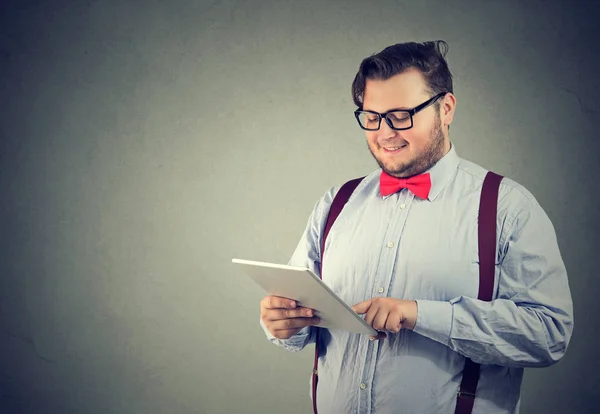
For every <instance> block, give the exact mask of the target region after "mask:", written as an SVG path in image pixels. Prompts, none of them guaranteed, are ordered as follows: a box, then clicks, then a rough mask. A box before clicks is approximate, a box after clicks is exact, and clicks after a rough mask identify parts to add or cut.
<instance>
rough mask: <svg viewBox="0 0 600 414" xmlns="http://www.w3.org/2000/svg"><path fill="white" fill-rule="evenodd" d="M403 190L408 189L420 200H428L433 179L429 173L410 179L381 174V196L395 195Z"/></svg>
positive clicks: (383, 172)
mask: <svg viewBox="0 0 600 414" xmlns="http://www.w3.org/2000/svg"><path fill="white" fill-rule="evenodd" d="M402 188H408V189H409V190H410V192H412V193H413V194H414V195H416V196H417V197H419V198H422V199H426V198H427V197H428V196H429V191H430V190H431V177H430V176H429V173H427V174H420V175H415V176H414V177H410V178H396V177H392V176H391V175H389V174H388V173H386V172H385V171H382V172H381V176H380V177H379V190H380V191H381V195H383V196H387V195H390V194H394V193H395V192H397V191H399V190H400V189H402Z"/></svg>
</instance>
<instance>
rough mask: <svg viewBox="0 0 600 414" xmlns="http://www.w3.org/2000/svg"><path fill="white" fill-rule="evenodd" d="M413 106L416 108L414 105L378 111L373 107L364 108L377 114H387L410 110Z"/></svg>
mask: <svg viewBox="0 0 600 414" xmlns="http://www.w3.org/2000/svg"><path fill="white" fill-rule="evenodd" d="M413 108H414V106H413V107H412V108H408V107H403V108H392V109H388V110H387V111H383V112H377V111H374V110H373V109H366V108H365V107H363V108H362V110H363V111H367V112H375V113H377V114H387V113H388V112H394V111H410V110H411V109H413Z"/></svg>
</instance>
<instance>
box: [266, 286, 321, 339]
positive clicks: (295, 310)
mask: <svg viewBox="0 0 600 414" xmlns="http://www.w3.org/2000/svg"><path fill="white" fill-rule="evenodd" d="M314 313H315V311H314V310H312V309H310V308H304V307H302V306H297V303H296V301H294V300H292V299H288V298H282V297H279V296H266V297H264V298H263V300H261V301H260V319H261V320H262V321H263V323H264V324H265V326H266V327H267V330H268V331H269V332H270V333H271V335H273V336H274V337H275V338H279V339H288V338H290V337H291V336H293V335H294V334H296V333H297V332H298V331H299V330H300V329H302V328H304V327H305V326H311V325H317V324H318V323H319V322H320V320H319V318H318V317H317V316H314Z"/></svg>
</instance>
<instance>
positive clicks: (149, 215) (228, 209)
mask: <svg viewBox="0 0 600 414" xmlns="http://www.w3.org/2000/svg"><path fill="white" fill-rule="evenodd" d="M599 6H600V4H599V3H598V2H595V1H589V2H585V1H566V0H565V1H537V2H536V1H499V0H496V1H484V2H480V1H470V2H457V1H455V2H451V1H443V0H427V1H419V2H416V1H375V2H365V1H290V0H286V1H275V0H265V1H252V2H251V1H235V0H225V1H213V2H208V1H204V2H202V1H192V0H188V1H171V2H167V1H158V0H150V1H139V0H138V1H121V2H116V1H114V2H111V1H38V2H34V1H19V2H16V1H7V0H4V1H3V2H2V5H1V6H0V10H1V16H2V17H1V21H0V58H1V60H0V96H1V99H0V167H1V168H0V186H1V187H0V188H1V197H2V202H1V203H0V212H1V215H0V217H1V226H2V227H1V230H2V237H1V239H0V242H1V244H0V412H2V413H22V412H23V413H93V414H96V413H97V414H109V413H128V414H129V413H132V414H138V413H237V412H247V413H258V412H266V413H277V412H285V413H306V412H309V410H310V403H309V398H308V377H309V374H310V369H311V352H312V347H311V350H306V351H305V352H302V353H298V354H291V353H287V352H285V351H283V350H281V349H279V348H277V347H275V346H272V345H270V344H269V343H268V342H267V341H266V339H265V337H264V335H263V333H262V331H261V329H260V328H259V325H258V318H259V306H258V302H259V300H260V298H261V297H262V292H261V290H260V289H259V288H257V287H256V286H255V285H253V284H252V283H251V282H250V281H248V280H246V279H245V278H244V277H243V276H242V275H241V274H240V273H239V272H238V271H236V270H238V269H235V268H233V266H232V265H231V264H230V259H231V258H232V257H242V258H249V259H255V260H266V261H274V262H286V261H287V260H288V258H289V256H290V254H291V252H292V250H293V248H294V247H295V245H296V242H297V240H298V238H299V237H300V234H301V231H302V230H303V228H304V226H305V223H306V220H307V218H308V214H309V213H310V211H311V210H312V207H313V205H314V203H315V202H316V200H317V199H318V198H319V197H320V196H321V195H322V194H323V193H324V192H325V191H326V190H327V189H328V188H329V187H330V186H332V185H334V184H338V183H341V182H343V181H345V180H347V179H349V178H352V177H356V176H360V175H362V174H365V173H368V172H369V171H371V170H373V169H375V168H376V165H375V163H374V162H373V161H372V159H371V156H370V155H369V153H368V150H367V147H366V144H365V141H364V135H363V133H362V132H361V130H359V129H358V127H357V125H356V124H355V121H354V119H353V116H352V111H353V110H354V107H353V105H352V103H351V99H350V83H351V81H352V79H353V76H354V74H355V71H356V69H357V68H358V64H359V63H360V60H361V59H362V58H364V57H366V56H367V55H369V54H371V53H374V52H376V51H379V50H380V49H381V48H383V47H384V46H387V45H389V44H392V43H396V42H400V41H408V40H419V41H422V40H429V39H439V38H441V39H445V40H446V41H447V42H448V43H449V45H450V52H449V55H448V59H449V63H450V66H451V70H452V71H453V73H454V76H455V88H456V90H455V94H456V96H457V99H458V107H457V116H456V117H455V122H454V124H453V125H452V130H451V139H452V140H453V141H454V143H455V145H456V147H457V149H458V151H459V154H460V155H461V156H463V157H465V158H468V159H471V160H473V161H475V162H477V163H479V164H481V165H483V166H485V167H487V168H490V169H493V170H495V171H496V172H499V173H501V174H505V175H508V176H510V177H511V178H513V179H515V180H517V181H519V182H521V183H522V184H524V185H525V186H526V187H527V188H528V189H529V190H531V191H532V192H533V193H534V195H535V196H536V197H537V198H538V200H539V201H540V203H541V204H542V206H544V207H545V208H546V210H547V212H548V214H549V216H550V217H551V219H552V220H553V222H554V224H555V227H556V231H557V234H558V237H559V242H560V246H561V248H562V253H563V257H564V260H565V262H566V265H567V268H568V270H569V275H570V283H571V289H572V293H573V299H574V302H575V316H576V324H575V333H574V337H573V340H572V342H571V347H570V349H569V351H568V353H567V355H566V357H565V358H564V359H563V360H562V361H561V362H560V363H559V364H558V365H556V366H554V367H551V368H548V369H539V370H534V369H531V370H527V371H526V378H525V383H524V386H523V397H522V399H523V403H522V408H523V410H522V411H523V412H524V413H565V412H573V413H587V412H591V411H595V410H594V409H593V408H592V407H593V406H594V405H595V404H596V402H597V401H598V400H599V398H600V395H599V392H598V389H599V388H600V381H599V375H598V373H597V371H598V368H599V367H598V363H599V356H598V352H597V348H598V344H597V342H596V338H597V331H598V329H599V328H600V326H599V325H598V322H597V316H596V315H598V313H599V311H600V307H599V305H598V301H597V293H598V291H599V287H600V282H599V278H598V268H599V267H600V259H599V257H600V255H598V252H597V249H598V246H599V244H600V243H599V237H600V236H599V232H598V230H599V228H600V223H599V215H598V212H599V207H598V206H599V205H600V192H599V190H600V186H599V184H598V179H597V175H598V173H599V170H600V169H599V167H598V161H599V156H598V154H599V153H600V151H599V150H600V144H599V137H598V133H597V131H598V128H599V127H600V104H599V102H600V100H599V99H598V96H599V95H600V81H599V80H598V73H600V63H599V62H600V60H599V59H598V58H597V57H596V56H597V54H598V46H597V44H598V43H597V41H598V39H599V37H600V30H599V29H598V26H597V23H596V20H597V19H598V17H599V15H600V13H599V12H600V7H599Z"/></svg>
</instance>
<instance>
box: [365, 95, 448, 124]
mask: <svg viewBox="0 0 600 414" xmlns="http://www.w3.org/2000/svg"><path fill="white" fill-rule="evenodd" d="M447 93H448V92H440V93H438V94H437V95H435V96H434V97H432V98H430V99H428V100H426V101H425V102H423V103H422V104H421V105H418V106H415V107H414V108H412V109H392V110H390V111H387V112H384V113H381V114H380V113H379V112H375V111H365V110H363V109H357V110H356V111H354V117H355V118H356V122H358V126H360V127H361V128H362V129H364V130H365V131H379V128H381V119H382V118H383V119H385V122H386V123H387V124H388V125H389V127H390V128H391V129H393V130H395V131H405V130H407V129H411V128H412V127H413V125H414V124H413V116H415V114H416V113H417V112H419V111H422V110H423V109H425V108H427V107H428V106H430V105H432V104H434V103H435V101H437V100H438V99H440V98H441V97H443V96H445V95H446V94H447ZM365 112H366V113H369V114H373V115H377V118H378V121H379V122H378V123H377V128H365V127H364V126H363V125H362V124H361V123H360V119H359V118H358V117H359V116H360V114H361V113H365ZM392 112H406V113H408V116H409V117H410V126H409V127H405V128H395V127H394V124H393V123H392V121H391V120H390V119H389V118H388V117H387V115H388V114H390V113H392Z"/></svg>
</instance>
